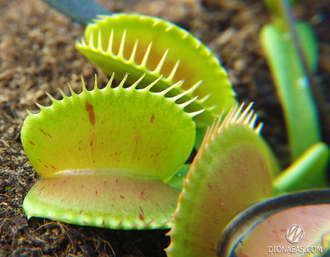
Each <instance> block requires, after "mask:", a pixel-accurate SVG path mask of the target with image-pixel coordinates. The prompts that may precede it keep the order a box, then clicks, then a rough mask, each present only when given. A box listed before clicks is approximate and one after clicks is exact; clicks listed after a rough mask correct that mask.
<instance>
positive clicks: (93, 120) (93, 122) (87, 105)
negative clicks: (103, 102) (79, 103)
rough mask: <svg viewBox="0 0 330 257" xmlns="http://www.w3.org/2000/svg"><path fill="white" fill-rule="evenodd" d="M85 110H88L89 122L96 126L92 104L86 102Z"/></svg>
mask: <svg viewBox="0 0 330 257" xmlns="http://www.w3.org/2000/svg"><path fill="white" fill-rule="evenodd" d="M85 108H86V111H87V112H88V117H89V121H90V123H91V124H92V125H93V126H94V124H95V113H94V106H93V105H92V104H90V103H89V102H86V103H85Z"/></svg>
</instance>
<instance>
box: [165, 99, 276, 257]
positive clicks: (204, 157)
mask: <svg viewBox="0 0 330 257" xmlns="http://www.w3.org/2000/svg"><path fill="white" fill-rule="evenodd" d="M255 121H256V115H254V113H253V111H252V110H251V105H250V106H249V107H248V108H246V109H245V110H244V112H242V106H241V108H240V109H238V110H237V106H235V107H233V108H232V109H231V111H230V112H229V114H228V115H227V117H226V118H225V119H224V120H223V121H222V123H221V124H220V119H219V120H218V121H217V123H215V124H214V125H213V126H212V127H211V128H210V130H209V131H208V133H207V134H206V136H205V139H204V141H203V144H202V146H201V148H200V150H199V152H198V154H197V156H196V157H195V159H194V162H193V163H192V165H191V168H190V170H189V172H188V175H187V177H186V179H185V182H184V184H183V189H182V191H181V194H180V197H179V201H178V205H177V209H176V212H175V213H174V223H173V227H172V229H171V231H170V232H169V235H170V236H171V245H170V246H169V248H167V249H166V251H167V255H168V256H169V257H175V256H180V257H182V256H189V257H194V256H196V257H197V256H198V257H200V256H205V257H208V256H215V253H216V246H217V243H218V240H219V238H220V237H221V231H222V229H223V228H224V226H225V225H226V224H227V222H228V221H229V219H230V218H231V217H232V216H233V215H234V214H235V213H237V212H238V211H239V210H241V209H242V208H244V207H245V206H247V205H250V204H251V203H255V202H258V201H261V200H264V199H267V198H269V197H271V196H272V191H273V189H272V178H271V169H272V168H271V167H270V162H269V156H268V153H267V150H266V148H265V146H266V143H265V142H264V141H263V140H262V138H261V137H260V136H259V134H258V133H259V131H260V129H261V126H260V125H259V126H258V127H257V128H256V129H255V127H254V124H255Z"/></svg>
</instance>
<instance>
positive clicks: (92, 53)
mask: <svg viewBox="0 0 330 257" xmlns="http://www.w3.org/2000/svg"><path fill="white" fill-rule="evenodd" d="M76 48H77V49H78V50H79V51H80V52H82V53H83V54H84V55H85V56H86V58H87V59H88V60H90V61H91V62H92V63H93V64H94V65H96V66H98V67H100V68H101V69H102V70H103V71H104V72H105V73H106V74H108V75H111V74H112V72H115V73H116V78H121V77H122V76H123V75H124V73H125V72H129V73H130V77H129V78H128V82H133V81H135V80H136V79H137V78H139V77H140V76H141V75H142V74H144V73H146V76H145V79H144V80H143V81H142V82H141V83H140V85H139V86H140V87H144V86H146V85H147V84H148V83H151V82H152V81H154V80H155V79H156V78H158V77H159V76H161V75H162V76H163V77H162V79H161V80H160V81H159V83H157V85H156V86H155V87H154V88H153V90H156V91H162V90H164V89H165V88H167V87H169V86H171V85H172V84H173V83H176V82H178V81H179V80H183V81H184V83H183V84H182V86H181V87H177V88H175V89H173V90H172V91H171V92H170V93H169V94H170V95H178V94H180V93H182V92H184V91H186V90H191V91H190V92H188V93H187V94H186V96H185V97H184V98H182V100H184V101H186V100H188V99H192V98H194V97H196V96H198V97H199V99H198V100H196V101H194V103H192V104H191V105H190V106H189V107H188V109H187V110H189V111H196V110H200V109H206V111H205V112H204V113H202V114H201V115H198V116H196V117H195V121H196V122H197V126H198V127H200V126H202V127H207V126H209V125H211V124H212V122H213V119H214V118H217V117H218V116H219V115H220V113H221V111H222V109H223V108H226V110H229V109H230V108H231V107H232V105H233V104H234V103H235V98H234V97H235V93H234V91H233V88H232V85H231V83H230V81H229V79H228V76H227V72H226V71H225V70H224V68H222V66H221V65H220V63H219V60H218V59H217V58H216V57H215V56H214V55H213V54H212V52H211V51H210V50H209V49H208V48H207V47H206V46H205V45H204V44H203V43H202V42H201V41H200V40H198V39H197V38H195V37H194V36H193V35H191V34H190V33H189V32H188V31H186V30H184V29H181V28H180V27H178V26H176V25H175V24H173V23H170V22H167V21H164V20H162V19H159V18H155V17H151V16H145V15H137V14H133V15H129V14H113V15H111V16H100V17H99V19H96V20H95V21H94V23H91V24H89V25H88V26H87V28H86V30H85V36H84V38H82V39H81V41H77V42H76Z"/></svg>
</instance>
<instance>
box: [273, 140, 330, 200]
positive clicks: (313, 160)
mask: <svg viewBox="0 0 330 257" xmlns="http://www.w3.org/2000/svg"><path fill="white" fill-rule="evenodd" d="M329 157H330V151H329V147H328V146H327V145H326V144H324V143H317V144H315V145H313V146H311V147H310V148H309V149H308V150H307V151H305V152H304V153H303V154H302V155H301V156H300V157H299V158H298V159H297V160H296V161H295V162H294V163H293V164H291V165H290V167H289V168H287V169H286V170H285V171H283V172H282V173H281V174H280V175H279V176H278V177H277V178H276V179H275V180H274V192H275V194H281V193H284V192H290V191H298V190H303V189H310V188H321V187H327V186H328V183H327V178H326V177H327V174H326V167H327V164H328V162H329Z"/></svg>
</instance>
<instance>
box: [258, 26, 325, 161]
mask: <svg viewBox="0 0 330 257" xmlns="http://www.w3.org/2000/svg"><path fill="white" fill-rule="evenodd" d="M301 24H302V23H300V24H297V31H298V33H299V38H300V39H301V41H302V42H304V43H303V48H304V50H305V52H306V53H307V54H306V55H307V57H308V58H307V59H308V60H309V62H310V65H311V66H315V64H316V58H317V57H315V53H316V46H315V41H314V40H313V39H311V38H310V36H311V31H310V30H308V29H307V28H308V27H306V26H305V25H303V24H302V25H301ZM307 38H309V39H307ZM260 39H261V43H262V46H263V49H264V51H265V54H266V57H267V60H268V63H269V65H270V68H271V71H272V74H273V77H274V80H275V85H276V87H277V93H278V95H279V97H280V101H281V104H282V106H283V110H284V113H285V119H286V124H287V129H288V137H289V144H290V152H291V155H292V156H291V158H292V160H296V159H297V158H298V157H299V156H300V155H301V154H302V153H303V152H304V151H305V150H307V149H308V148H309V147H310V146H312V145H313V144H315V143H317V142H319V141H320V131H319V127H318V124H319V123H318V117H317V110H316V107H315V103H314V100H313V97H312V94H311V89H310V85H309V83H308V81H307V77H306V74H304V71H303V68H302V64H301V63H300V61H299V60H300V59H299V57H298V52H297V49H296V48H295V45H294V42H293V40H292V38H291V37H290V34H289V33H286V32H285V31H284V30H281V28H280V26H276V25H272V24H267V25H265V26H264V27H263V28H262V30H261V34H260ZM313 70H315V68H314V69H313Z"/></svg>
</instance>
